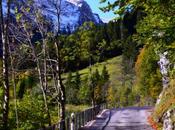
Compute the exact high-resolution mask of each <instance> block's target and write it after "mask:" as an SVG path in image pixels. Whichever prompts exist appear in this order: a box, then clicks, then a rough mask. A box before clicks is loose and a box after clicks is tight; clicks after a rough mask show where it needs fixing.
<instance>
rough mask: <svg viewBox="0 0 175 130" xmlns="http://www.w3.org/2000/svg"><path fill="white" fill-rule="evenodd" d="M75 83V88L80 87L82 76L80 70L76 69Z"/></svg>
mask: <svg viewBox="0 0 175 130" xmlns="http://www.w3.org/2000/svg"><path fill="white" fill-rule="evenodd" d="M74 83H75V89H80V86H81V77H80V74H79V72H78V71H76V73H75V78H74Z"/></svg>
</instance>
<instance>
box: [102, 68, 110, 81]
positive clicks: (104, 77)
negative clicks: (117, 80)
mask: <svg viewBox="0 0 175 130" xmlns="http://www.w3.org/2000/svg"><path fill="white" fill-rule="evenodd" d="M101 78H102V81H103V82H104V83H105V82H106V81H108V80H109V73H108V71H107V68H106V66H103V70H102V74H101Z"/></svg>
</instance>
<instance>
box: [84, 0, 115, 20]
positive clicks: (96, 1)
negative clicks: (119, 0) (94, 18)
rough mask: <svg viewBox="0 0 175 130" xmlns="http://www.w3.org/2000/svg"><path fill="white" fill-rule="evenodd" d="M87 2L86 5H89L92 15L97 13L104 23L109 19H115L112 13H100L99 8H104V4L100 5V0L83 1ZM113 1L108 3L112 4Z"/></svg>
mask: <svg viewBox="0 0 175 130" xmlns="http://www.w3.org/2000/svg"><path fill="white" fill-rule="evenodd" d="M85 1H87V3H88V4H89V5H90V7H91V9H92V11H93V13H97V14H99V16H100V18H101V19H102V20H103V21H104V22H107V21H109V20H111V19H113V18H114V17H116V15H115V14H113V12H112V11H111V12H107V13H104V12H102V11H101V10H100V9H99V7H103V6H105V5H106V4H100V3H99V1H100V0H85ZM114 1H115V0H110V2H114Z"/></svg>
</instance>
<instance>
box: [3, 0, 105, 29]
mask: <svg viewBox="0 0 175 130" xmlns="http://www.w3.org/2000/svg"><path fill="white" fill-rule="evenodd" d="M27 1H28V0H18V1H17V3H19V4H20V6H24V5H25V3H26V2H27ZM33 1H34V3H35V5H37V6H38V8H40V9H41V10H42V11H43V14H44V15H45V16H46V17H47V18H49V20H50V21H52V22H53V26H54V29H57V28H58V27H57V26H58V19H57V15H56V14H57V10H56V8H55V5H53V4H52V1H54V0H33ZM58 2H59V0H58ZM5 3H6V2H5V0H3V8H5V7H6V5H5ZM57 4H58V3H57ZM15 6H16V5H15V4H12V11H11V12H12V13H13V12H14V11H13V10H14V8H15ZM18 6H19V5H18ZM89 21H91V22H94V23H95V24H103V21H102V20H101V19H100V17H99V15H98V14H95V13H93V12H92V10H91V8H90V6H89V5H88V3H87V2H86V1H85V0H61V11H60V20H59V23H60V29H61V30H67V31H68V29H69V30H70V31H71V32H73V31H75V30H76V29H77V28H78V27H80V26H81V25H82V24H83V23H84V22H89Z"/></svg>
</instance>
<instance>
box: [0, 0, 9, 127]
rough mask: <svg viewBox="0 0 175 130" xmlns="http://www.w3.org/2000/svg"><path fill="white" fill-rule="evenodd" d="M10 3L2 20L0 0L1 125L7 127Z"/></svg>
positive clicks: (0, 3)
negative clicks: (1, 48)
mask: <svg viewBox="0 0 175 130" xmlns="http://www.w3.org/2000/svg"><path fill="white" fill-rule="evenodd" d="M10 4H11V1H10V0H8V1H7V17H6V21H5V20H4V14H3V7H2V0H1V1H0V24H1V38H2V46H3V87H4V96H3V98H4V99H3V127H4V129H8V114H9V75H8V55H9V54H8V43H9V37H8V34H9V30H8V27H9V22H10V20H9V19H10Z"/></svg>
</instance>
